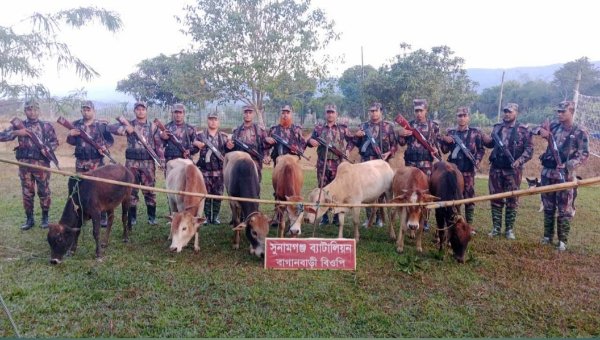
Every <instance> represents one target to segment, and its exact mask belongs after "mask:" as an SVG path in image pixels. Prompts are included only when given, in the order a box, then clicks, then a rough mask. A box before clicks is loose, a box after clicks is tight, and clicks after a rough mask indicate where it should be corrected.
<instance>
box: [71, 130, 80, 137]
mask: <svg viewBox="0 0 600 340" xmlns="http://www.w3.org/2000/svg"><path fill="white" fill-rule="evenodd" d="M80 134H81V132H79V129H71V130H69V136H72V137H76V136H79V135H80Z"/></svg>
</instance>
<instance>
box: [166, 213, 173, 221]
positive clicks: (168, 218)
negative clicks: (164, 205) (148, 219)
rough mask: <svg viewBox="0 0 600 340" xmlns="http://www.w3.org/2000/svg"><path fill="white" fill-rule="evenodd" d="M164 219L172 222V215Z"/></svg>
mask: <svg viewBox="0 0 600 340" xmlns="http://www.w3.org/2000/svg"><path fill="white" fill-rule="evenodd" d="M165 218H166V219H167V220H169V222H173V215H166V216H165Z"/></svg>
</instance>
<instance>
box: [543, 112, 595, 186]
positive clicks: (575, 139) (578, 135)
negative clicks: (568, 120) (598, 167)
mask: <svg viewBox="0 0 600 340" xmlns="http://www.w3.org/2000/svg"><path fill="white" fill-rule="evenodd" d="M550 132H551V133H552V135H553V136H554V140H555V141H556V146H557V148H558V154H559V156H560V159H561V162H562V163H563V164H564V165H565V167H566V169H567V172H568V174H569V176H568V177H569V178H568V179H569V180H570V179H571V177H573V176H572V175H573V173H574V171H575V169H576V168H577V167H579V166H580V165H582V164H583V163H585V161H586V160H587V159H588V158H589V156H590V153H589V136H588V133H587V131H586V130H584V129H582V128H580V127H579V126H578V125H576V124H573V126H572V127H569V128H567V127H565V126H564V125H563V124H560V123H558V122H552V124H550ZM540 160H541V161H542V165H543V166H544V169H543V170H542V176H546V177H549V178H555V179H559V178H560V174H559V173H558V171H560V170H557V163H556V161H555V159H554V156H553V154H552V149H551V148H550V143H548V147H547V148H546V152H544V153H543V154H542V155H541V156H540Z"/></svg>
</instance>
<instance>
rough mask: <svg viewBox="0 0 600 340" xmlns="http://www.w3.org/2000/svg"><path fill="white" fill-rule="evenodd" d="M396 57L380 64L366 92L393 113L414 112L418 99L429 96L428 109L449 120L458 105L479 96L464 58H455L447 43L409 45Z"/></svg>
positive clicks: (368, 82)
mask: <svg viewBox="0 0 600 340" xmlns="http://www.w3.org/2000/svg"><path fill="white" fill-rule="evenodd" d="M401 48H403V49H404V50H405V52H404V53H403V54H402V55H398V56H396V62H395V63H393V64H391V65H386V66H383V67H381V68H380V69H379V70H378V72H377V76H374V77H371V78H369V79H368V81H367V84H366V85H365V92H366V94H367V95H369V96H372V97H375V98H377V99H378V100H379V101H381V102H382V104H383V105H384V106H385V107H386V108H387V109H388V110H389V111H391V112H394V111H399V112H409V111H412V101H413V99H415V98H424V99H427V101H428V103H429V111H430V112H432V113H437V116H438V119H440V120H450V119H452V117H453V115H454V110H456V108H457V107H459V106H465V105H470V104H472V102H473V101H474V100H475V98H476V94H475V91H474V86H475V85H476V83H475V82H473V81H472V80H470V79H469V76H468V75H467V72H466V70H465V69H464V68H463V65H464V59H462V58H459V57H455V56H453V55H454V52H453V51H452V50H451V49H450V48H449V47H447V46H438V47H433V48H431V52H427V51H426V50H423V49H419V50H416V51H413V52H410V45H408V44H404V43H403V44H401Z"/></svg>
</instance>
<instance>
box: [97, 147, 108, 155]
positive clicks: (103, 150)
mask: <svg viewBox="0 0 600 340" xmlns="http://www.w3.org/2000/svg"><path fill="white" fill-rule="evenodd" d="M107 150H108V149H107V148H106V146H104V145H102V146H101V147H100V150H98V151H99V152H100V154H101V155H105V154H106V151H107Z"/></svg>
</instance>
